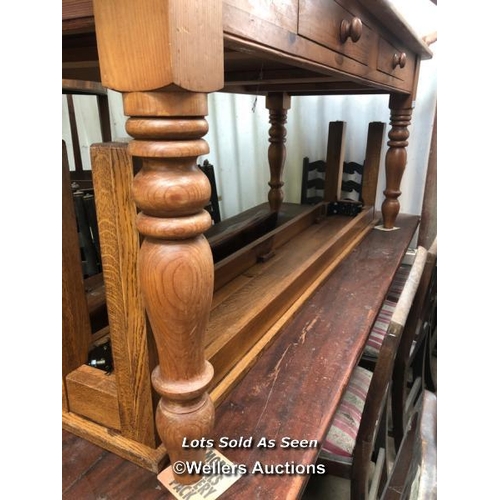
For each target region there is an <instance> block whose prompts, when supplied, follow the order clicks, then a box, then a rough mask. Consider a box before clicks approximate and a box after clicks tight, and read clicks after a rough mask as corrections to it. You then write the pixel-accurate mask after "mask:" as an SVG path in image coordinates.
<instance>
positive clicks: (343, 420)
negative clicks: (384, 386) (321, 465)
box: [320, 366, 373, 459]
mask: <svg viewBox="0 0 500 500" xmlns="http://www.w3.org/2000/svg"><path fill="white" fill-rule="evenodd" d="M372 375H373V374H372V372H370V371H369V370H366V369H365V368H361V367H359V366H357V367H356V368H355V369H354V371H353V372H352V375H351V379H350V380H349V384H348V385H347V388H346V390H345V393H344V395H343V397H342V400H341V401H340V404H339V407H338V408H337V411H336V412H335V415H334V416H333V420H332V424H331V426H330V429H329V431H328V434H327V436H326V439H325V442H324V443H323V449H322V450H321V453H320V456H321V457H323V458H326V459H333V458H336V457H339V458H340V459H342V458H344V459H346V458H352V453H353V450H354V445H355V444H356V436H357V434H358V429H359V424H360V422H361V415H362V413H363V408H364V406H365V400H366V395H367V393H368V388H369V387H370V381H371V379H372Z"/></svg>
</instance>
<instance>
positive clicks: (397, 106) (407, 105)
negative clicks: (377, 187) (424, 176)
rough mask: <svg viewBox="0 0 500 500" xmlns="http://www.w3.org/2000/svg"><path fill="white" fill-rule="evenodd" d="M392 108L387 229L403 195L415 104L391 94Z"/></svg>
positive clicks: (385, 204)
mask: <svg viewBox="0 0 500 500" xmlns="http://www.w3.org/2000/svg"><path fill="white" fill-rule="evenodd" d="M389 107H390V109H391V123H390V124H391V127H392V128H391V130H390V131H389V141H388V143H387V145H388V146H389V149H388V151H387V154H386V157H385V175H386V188H385V191H384V196H385V200H384V202H383V203H382V217H383V225H384V228H386V229H393V228H394V223H395V221H396V217H397V215H398V213H399V201H398V198H399V196H400V195H401V191H400V186H401V179H402V178H403V173H404V171H405V167H406V146H408V137H409V136H410V133H409V131H408V126H409V125H410V123H411V115H412V111H413V105H412V100H411V97H409V96H404V95H391V98H390V101H389Z"/></svg>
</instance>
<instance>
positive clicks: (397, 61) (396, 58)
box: [392, 52, 406, 68]
mask: <svg viewBox="0 0 500 500" xmlns="http://www.w3.org/2000/svg"><path fill="white" fill-rule="evenodd" d="M397 66H399V67H400V68H404V67H405V66H406V53H405V52H401V54H394V55H393V56H392V67H393V68H396V67H397Z"/></svg>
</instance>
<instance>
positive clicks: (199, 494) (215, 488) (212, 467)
mask: <svg viewBox="0 0 500 500" xmlns="http://www.w3.org/2000/svg"><path fill="white" fill-rule="evenodd" d="M182 465H183V463H182V462H176V463H175V464H173V465H172V464H171V465H169V466H168V467H167V468H166V469H165V470H163V471H162V472H160V474H158V476H157V477H158V481H160V483H161V484H162V485H163V486H164V487H165V488H167V490H168V491H170V492H171V493H172V495H174V496H175V498H178V499H180V500H187V499H189V500H215V499H216V498H218V497H219V496H220V495H222V493H224V492H225V491H226V490H227V489H228V488H229V487H230V486H232V485H233V484H234V483H235V482H236V481H237V480H238V479H240V477H241V476H242V475H243V473H242V472H240V471H239V470H238V466H236V465H235V464H233V463H232V462H231V461H230V460H228V459H227V458H226V457H225V456H224V455H222V454H221V453H220V452H218V451H217V450H216V449H214V448H212V449H209V450H207V454H206V457H205V462H204V466H203V467H204V469H202V470H205V471H208V472H209V473H208V474H204V475H203V477H202V478H201V479H200V480H199V481H198V482H196V483H194V484H188V485H186V484H181V483H178V482H177V481H176V480H175V479H174V473H173V470H172V467H177V468H178V467H181V466H182ZM196 465H199V464H196ZM185 466H186V465H185V464H184V467H185ZM177 470H178V469H177ZM195 470H196V469H195ZM228 472H229V473H228Z"/></svg>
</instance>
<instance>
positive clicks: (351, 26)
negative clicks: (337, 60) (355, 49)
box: [340, 17, 363, 43]
mask: <svg viewBox="0 0 500 500" xmlns="http://www.w3.org/2000/svg"><path fill="white" fill-rule="evenodd" d="M362 29H363V23H362V22H361V19H360V18H359V17H353V18H352V21H347V20H346V19H343V20H342V22H341V23H340V41H341V42H342V43H345V41H346V40H347V39H348V38H351V40H352V41H353V42H357V41H358V40H359V39H360V38H361V31H362Z"/></svg>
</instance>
